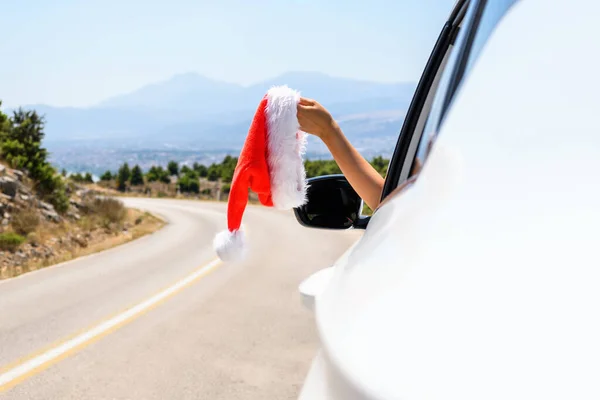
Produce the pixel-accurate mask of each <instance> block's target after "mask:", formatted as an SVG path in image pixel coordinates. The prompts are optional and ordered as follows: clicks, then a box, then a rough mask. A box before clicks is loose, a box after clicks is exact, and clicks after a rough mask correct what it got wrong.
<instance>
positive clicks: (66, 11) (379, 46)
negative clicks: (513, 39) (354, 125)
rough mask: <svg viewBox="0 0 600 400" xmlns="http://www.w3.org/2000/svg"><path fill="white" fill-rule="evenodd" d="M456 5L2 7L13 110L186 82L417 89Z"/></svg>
mask: <svg viewBox="0 0 600 400" xmlns="http://www.w3.org/2000/svg"><path fill="white" fill-rule="evenodd" d="M453 4H454V0H370V1H368V2H367V1H354V0H346V1H344V0H327V1H317V0H256V1H247V0H222V1H205V0H169V1H156V0H146V1H142V0H127V1H123V0H120V1H117V0H86V1H83V0H52V1H47V0H19V1H11V2H8V3H7V4H4V5H3V7H2V12H1V13H0V26H2V28H3V29H2V30H3V32H4V35H3V40H2V41H1V42H0V54H1V55H2V57H1V58H2V60H3V61H2V62H0V99H2V100H3V102H4V105H9V106H14V105H21V104H36V103H45V104H51V105H58V106H88V105H93V104H95V103H97V102H99V101H101V100H103V99H105V98H107V97H110V96H113V95H116V94H120V93H126V92H129V91H131V90H134V89H136V88H139V87H141V86H143V85H145V84H148V83H152V82H156V81H160V80H165V79H168V78H169V77H171V76H172V75H174V74H177V73H183V72H190V71H194V72H198V73H200V74H202V75H205V76H207V77H210V78H213V79H219V80H224V81H228V82H236V83H241V84H250V83H254V82H257V81H261V80H264V79H267V78H270V77H274V76H276V75H278V74H281V73H283V72H286V71H304V70H306V71H320V72H324V73H327V74H330V75H335V76H342V77H350V78H357V79H367V80H375V81H409V80H413V81H414V80H416V79H418V76H419V74H420V71H421V70H422V67H423V65H424V63H425V61H426V59H427V57H428V55H429V52H430V50H431V47H432V46H433V44H434V42H435V39H436V37H437V35H438V33H439V30H440V29H441V26H442V24H443V22H444V20H445V18H446V17H447V15H448V13H449V12H450V9H451V8H452V5H453Z"/></svg>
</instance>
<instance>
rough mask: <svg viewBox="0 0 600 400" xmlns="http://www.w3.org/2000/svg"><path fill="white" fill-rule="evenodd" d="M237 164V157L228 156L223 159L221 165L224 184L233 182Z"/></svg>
mask: <svg viewBox="0 0 600 400" xmlns="http://www.w3.org/2000/svg"><path fill="white" fill-rule="evenodd" d="M237 162H238V159H237V157H231V156H226V157H225V158H224V159H223V162H222V163H221V165H220V176H221V179H222V180H223V182H231V180H232V179H233V172H234V171H235V166H236V165H237Z"/></svg>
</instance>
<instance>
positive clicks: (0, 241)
mask: <svg viewBox="0 0 600 400" xmlns="http://www.w3.org/2000/svg"><path fill="white" fill-rule="evenodd" d="M24 242H25V238H24V237H23V236H21V235H19V234H18V233H15V232H4V233H0V250H2V251H10V252H14V251H15V250H17V248H18V247H19V246H20V245H22V244H23V243H24Z"/></svg>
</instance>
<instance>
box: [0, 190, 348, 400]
mask: <svg viewBox="0 0 600 400" xmlns="http://www.w3.org/2000/svg"><path fill="white" fill-rule="evenodd" d="M125 202H126V203H127V205H128V206H132V207H136V208H141V209H146V210H149V211H151V212H154V213H156V214H158V215H160V216H162V217H163V218H164V219H166V220H167V221H168V222H169V224H168V225H167V226H166V227H164V228H163V229H162V230H160V231H158V232H156V233H154V234H152V235H149V236H146V237H144V238H141V239H138V240H136V241H134V242H131V243H129V244H126V245H123V246H120V247H117V248H114V249H112V250H108V251H105V252H102V253H98V254H95V255H92V256H89V257H85V258H81V259H78V260H74V261H71V262H68V263H65V264H62V265H59V266H55V267H51V268H46V269H43V270H40V271H36V272H32V273H29V274H25V275H22V276H20V277H18V278H15V279H11V280H7V281H0V399H37V400H39V399H82V398H85V399H215V400H217V399H228V400H230V399H294V398H296V396H297V394H298V393H299V390H300V385H301V384H302V382H303V380H304V377H305V374H306V373H307V371H308V367H309V363H310V361H311V359H312V357H313V356H314V353H315V350H316V347H317V339H316V332H315V330H314V325H313V322H312V315H311V314H310V312H309V311H308V310H305V309H304V308H303V307H302V305H301V301H300V297H299V294H298V291H297V287H298V284H299V283H300V282H301V281H302V280H303V279H304V278H305V277H307V276H309V275H310V274H311V273H312V272H314V271H317V270H319V269H321V268H324V267H327V266H328V265H330V264H331V263H332V262H333V261H334V260H335V259H336V258H337V257H339V256H340V255H341V254H342V253H343V252H344V251H345V249H347V248H348V247H349V246H350V245H351V244H352V243H353V242H354V241H355V240H356V239H357V238H358V235H359V233H358V232H352V231H345V232H339V231H337V232H336V231H325V230H316V229H307V228H303V227H301V226H300V225H299V224H298V223H297V222H296V220H295V218H294V217H293V215H292V213H291V212H278V211H276V210H273V209H267V208H264V207H253V206H249V207H248V209H247V210H246V214H245V215H244V224H245V226H246V228H247V238H248V244H249V248H250V252H249V254H248V257H247V259H246V260H245V261H244V262H243V263H240V264H237V265H233V264H222V263H219V262H215V261H214V260H215V258H216V257H215V254H214V252H213V250H212V238H213V236H214V235H215V233H216V232H217V231H219V230H221V229H223V228H224V227H225V214H224V212H225V205H224V204H219V203H208V202H196V201H184V200H157V199H125Z"/></svg>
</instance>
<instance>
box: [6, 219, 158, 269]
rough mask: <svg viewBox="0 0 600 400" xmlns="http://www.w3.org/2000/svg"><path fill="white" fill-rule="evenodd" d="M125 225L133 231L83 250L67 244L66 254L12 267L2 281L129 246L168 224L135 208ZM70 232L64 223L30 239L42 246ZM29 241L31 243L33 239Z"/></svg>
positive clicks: (106, 239)
mask: <svg viewBox="0 0 600 400" xmlns="http://www.w3.org/2000/svg"><path fill="white" fill-rule="evenodd" d="M86 218H87V217H84V218H82V219H81V220H80V221H79V224H80V226H81V225H82V224H83V225H85V224H86V222H84V221H85V220H86ZM88 221H89V219H88ZM122 222H129V223H131V225H132V227H131V229H129V230H128V231H127V232H123V231H118V232H113V231H111V233H110V234H109V235H108V236H104V237H103V238H102V240H100V241H98V242H93V241H91V242H89V243H88V244H86V246H85V247H82V246H81V245H80V244H78V243H75V242H74V243H70V244H66V245H65V247H64V248H63V251H62V252H61V253H60V254H58V255H56V256H54V257H51V258H48V259H37V260H32V261H30V262H29V263H27V264H25V265H21V266H16V267H14V268H11V270H4V271H0V279H3V278H12V277H15V276H18V275H21V274H23V273H26V272H30V271H35V270H38V269H41V268H45V267H49V266H52V265H55V264H59V263H62V262H65V261H70V260H74V259H76V258H79V257H82V256H86V255H90V254H93V253H98V252H100V251H104V250H108V249H110V248H113V247H116V246H119V245H122V244H125V243H128V242H130V241H132V240H135V239H138V238H140V237H142V236H145V235H148V234H150V233H153V232H156V231H157V230H159V229H160V228H162V227H163V226H164V224H165V222H164V221H163V220H162V219H160V218H158V217H156V216H154V215H152V214H150V213H147V212H142V211H139V210H135V209H124V217H123V221H122ZM90 223H91V222H90ZM91 226H92V225H90V227H91ZM69 230H70V226H69V225H68V224H64V223H63V224H59V225H54V226H52V227H51V228H47V229H39V230H38V232H35V235H30V236H31V237H32V239H31V240H36V241H38V243H41V242H45V241H48V240H49V239H51V238H60V237H64V236H65V234H66V233H67V232H68V231H69ZM28 240H30V239H29V237H28Z"/></svg>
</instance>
